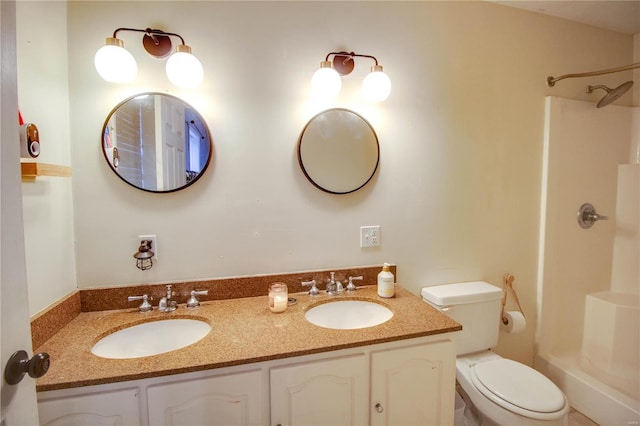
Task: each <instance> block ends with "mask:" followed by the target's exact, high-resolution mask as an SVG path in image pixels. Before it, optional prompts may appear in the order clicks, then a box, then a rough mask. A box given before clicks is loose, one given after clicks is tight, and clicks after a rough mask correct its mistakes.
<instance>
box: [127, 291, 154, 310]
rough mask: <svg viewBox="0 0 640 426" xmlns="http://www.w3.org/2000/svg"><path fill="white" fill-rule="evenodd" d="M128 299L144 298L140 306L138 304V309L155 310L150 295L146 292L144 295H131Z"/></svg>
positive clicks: (130, 300)
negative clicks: (150, 301)
mask: <svg viewBox="0 0 640 426" xmlns="http://www.w3.org/2000/svg"><path fill="white" fill-rule="evenodd" d="M127 300H129V302H132V301H134V300H142V303H141V304H140V306H138V310H139V311H140V312H143V313H144V312H149V311H152V310H153V306H151V303H149V296H147V295H146V294H144V295H142V296H129V297H128V298H127Z"/></svg>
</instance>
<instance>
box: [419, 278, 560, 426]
mask: <svg viewBox="0 0 640 426" xmlns="http://www.w3.org/2000/svg"><path fill="white" fill-rule="evenodd" d="M422 298H423V299H424V300H425V301H427V302H428V303H429V304H430V305H432V306H433V307H435V308H436V309H438V310H440V311H442V312H443V313H445V314H447V315H449V316H450V317H451V318H453V319H454V320H456V321H457V322H459V323H460V324H462V328H463V329H462V331H461V332H459V333H458V334H457V335H456V338H455V339H456V340H455V341H456V352H457V360H456V378H457V381H458V384H459V385H460V388H462V389H461V394H462V396H463V399H464V400H465V401H466V403H467V404H469V402H471V405H472V407H471V409H470V410H468V411H469V412H468V413H467V412H466V413H465V417H466V420H465V421H466V424H473V420H472V418H471V417H470V414H471V412H474V413H475V416H477V418H475V416H474V418H475V420H477V421H479V423H480V424H483V425H494V424H495V425H505V426H512V425H566V424H567V421H568V413H569V408H570V407H569V401H568V400H567V398H566V397H565V396H564V394H563V393H562V391H561V390H560V389H559V388H558V387H557V386H556V385H555V384H554V383H553V382H552V381H551V380H549V379H548V378H546V377H545V376H543V375H542V374H541V373H539V372H538V371H536V370H534V369H533V368H531V367H528V366H526V365H524V364H521V363H519V362H516V361H513V360H509V359H505V358H502V357H501V356H499V355H497V354H496V353H494V352H492V351H491V350H490V349H489V348H492V347H494V346H495V345H496V344H497V343H498V334H499V330H500V309H501V299H502V290H501V289H500V288H498V287H496V286H494V285H491V284H488V283H485V282H482V281H476V282H468V283H457V284H446V285H439V286H434V287H424V288H423V289H422Z"/></svg>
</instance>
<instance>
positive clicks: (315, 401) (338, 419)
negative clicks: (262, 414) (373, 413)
mask: <svg viewBox="0 0 640 426" xmlns="http://www.w3.org/2000/svg"><path fill="white" fill-rule="evenodd" d="M367 369H368V362H367V357H366V356H365V355H364V354H357V355H354V356H347V357H341V358H333V359H329V360H322V361H314V362H308V363H302V364H297V365H290V366H285V367H279V368H273V369H271V372H270V376H271V424H272V425H282V426H285V425H304V426H313V425H322V426H327V425H331V426H338V425H363V424H367V423H368V410H367V407H368V400H369V392H368V381H367V376H368V371H367Z"/></svg>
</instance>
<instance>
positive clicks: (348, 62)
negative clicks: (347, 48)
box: [325, 52, 378, 76]
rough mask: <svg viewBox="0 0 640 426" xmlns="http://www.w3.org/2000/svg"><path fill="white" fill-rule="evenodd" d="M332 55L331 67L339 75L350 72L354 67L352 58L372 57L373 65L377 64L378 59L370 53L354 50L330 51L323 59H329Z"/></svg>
mask: <svg viewBox="0 0 640 426" xmlns="http://www.w3.org/2000/svg"><path fill="white" fill-rule="evenodd" d="M331 56H333V69H335V70H336V71H337V72H338V74H340V76H345V75H349V74H351V71H353V68H354V67H355V61H354V60H353V59H354V58H369V59H373V60H374V62H375V65H376V66H377V65H378V59H376V57H375V56H371V55H361V54H359V53H355V52H330V53H328V54H327V56H326V58H325V61H329V58H330V57H331Z"/></svg>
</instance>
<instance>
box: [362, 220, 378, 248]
mask: <svg viewBox="0 0 640 426" xmlns="http://www.w3.org/2000/svg"><path fill="white" fill-rule="evenodd" d="M379 245H380V226H377V225H376V226H361V227H360V247H378V246H379Z"/></svg>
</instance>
